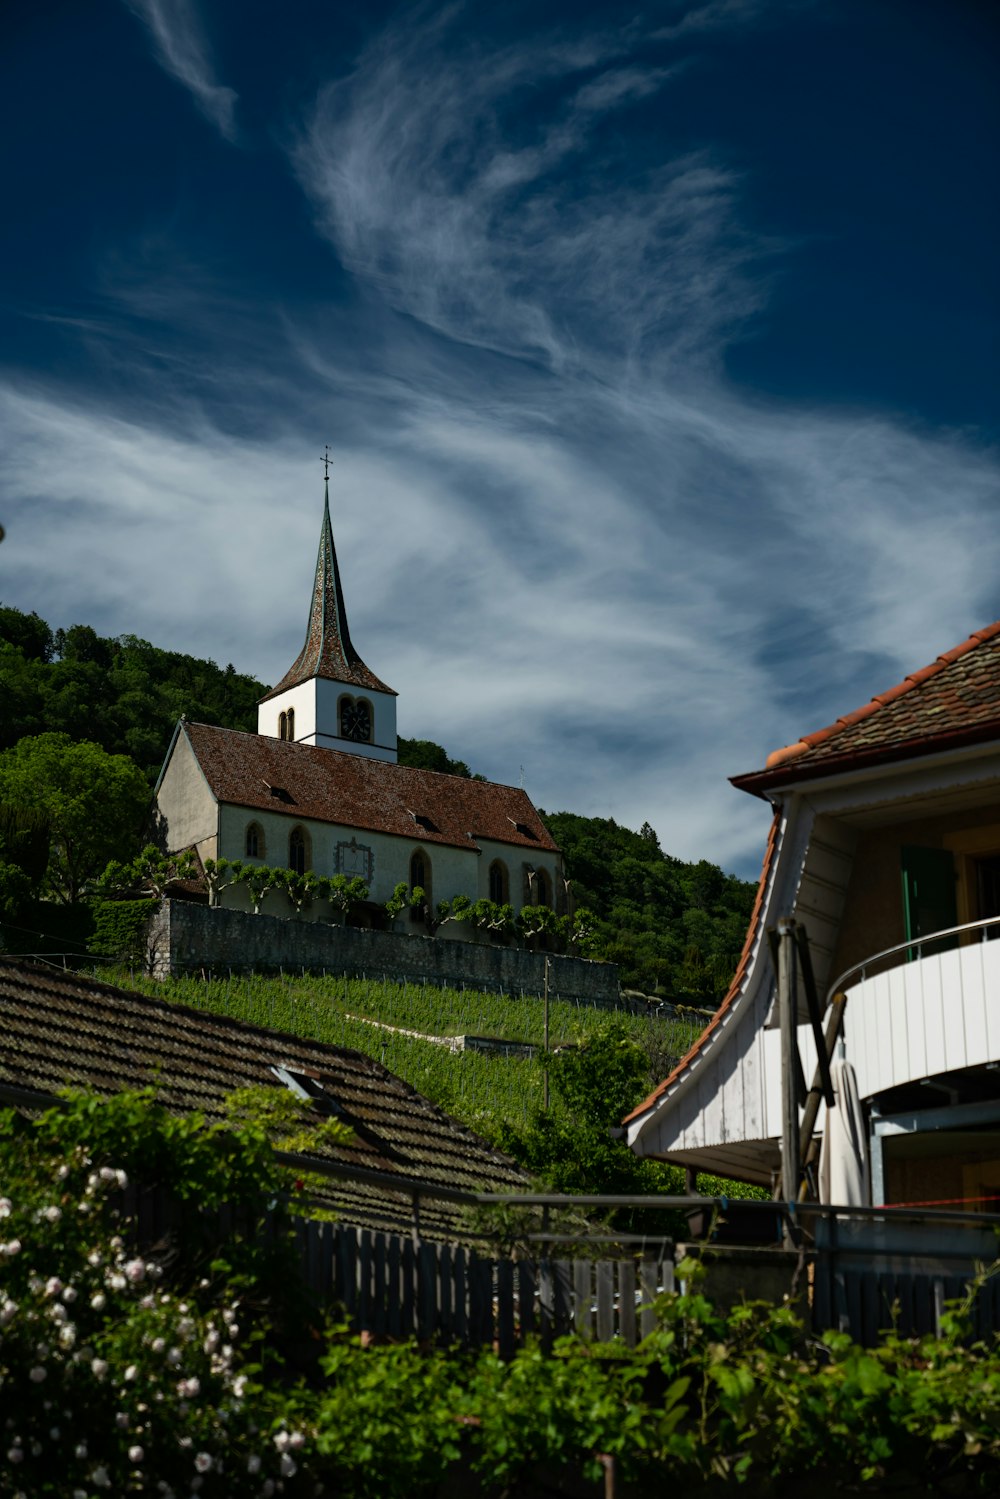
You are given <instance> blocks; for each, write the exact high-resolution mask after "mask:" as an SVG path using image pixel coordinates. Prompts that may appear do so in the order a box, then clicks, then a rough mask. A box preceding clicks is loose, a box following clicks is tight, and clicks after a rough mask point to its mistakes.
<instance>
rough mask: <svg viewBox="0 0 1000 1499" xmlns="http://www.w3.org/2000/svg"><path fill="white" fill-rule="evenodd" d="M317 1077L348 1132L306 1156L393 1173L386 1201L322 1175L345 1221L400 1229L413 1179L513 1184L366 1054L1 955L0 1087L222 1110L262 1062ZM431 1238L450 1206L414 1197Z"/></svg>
mask: <svg viewBox="0 0 1000 1499" xmlns="http://www.w3.org/2000/svg"><path fill="white" fill-rule="evenodd" d="M275 1066H277V1067H283V1068H285V1069H286V1070H287V1071H289V1072H292V1073H298V1074H300V1075H304V1076H305V1077H307V1078H308V1079H310V1081H311V1082H314V1083H318V1084H319V1087H320V1089H321V1091H322V1094H324V1095H326V1097H328V1098H329V1100H330V1101H331V1103H332V1105H333V1106H334V1109H335V1111H336V1113H337V1116H338V1117H339V1118H341V1119H342V1120H343V1122H344V1123H346V1124H349V1125H350V1126H351V1127H352V1128H353V1129H354V1131H355V1135H354V1139H353V1140H352V1141H350V1142H348V1143H347V1144H345V1145H339V1146H336V1147H331V1146H330V1145H328V1144H323V1145H321V1146H320V1147H319V1148H318V1149H317V1151H316V1154H317V1155H319V1156H321V1157H328V1158H330V1159H331V1160H335V1161H338V1162H342V1163H344V1164H347V1165H352V1166H356V1167H360V1168H362V1169H363V1170H367V1171H379V1172H383V1173H387V1174H389V1175H390V1176H392V1177H394V1178H396V1179H398V1180H399V1182H400V1184H401V1187H402V1188H403V1192H402V1194H401V1195H397V1194H395V1193H393V1192H392V1190H391V1187H390V1188H389V1189H388V1190H387V1189H386V1188H384V1187H378V1186H375V1185H373V1184H371V1183H361V1182H357V1181H350V1180H342V1179H338V1180H333V1181H331V1182H330V1183H329V1184H328V1186H327V1187H325V1188H324V1189H323V1195H324V1198H325V1197H326V1196H327V1195H329V1197H330V1199H331V1202H332V1205H334V1206H335V1208H336V1211H337V1213H338V1216H339V1217H340V1218H341V1219H343V1221H345V1222H347V1223H352V1224H356V1225H359V1226H361V1227H368V1228H374V1229H378V1230H384V1231H390V1232H392V1231H395V1232H399V1231H403V1232H406V1231H408V1230H409V1227H410V1225H411V1222H412V1219H411V1208H410V1194H409V1193H407V1192H406V1191H405V1184H406V1183H407V1182H412V1181H423V1182H429V1183H432V1184H433V1185H435V1186H443V1187H448V1188H459V1189H464V1190H465V1191H469V1192H518V1191H522V1192H523V1191H524V1190H525V1186H526V1178H525V1177H524V1175H523V1174H522V1172H521V1171H520V1170H519V1168H518V1167H517V1166H515V1165H514V1163H513V1162H512V1161H511V1160H509V1159H508V1157H506V1156H504V1155H502V1154H501V1153H500V1152H499V1151H497V1150H495V1149H494V1148H493V1147H492V1146H491V1145H488V1144H487V1143H486V1141H485V1140H482V1139H480V1138H479V1136H478V1135H475V1134H473V1132H472V1131H471V1130H469V1129H466V1128H465V1126H464V1125H462V1124H459V1123H458V1122H457V1121H456V1120H454V1119H451V1118H449V1117H448V1115H447V1114H444V1113H442V1112H441V1110H440V1109H438V1108H436V1107H435V1105H434V1104H432V1103H430V1101H429V1100H428V1099H426V1098H424V1097H423V1096H422V1095H421V1094H419V1093H417V1092H415V1091H414V1089H412V1088H411V1087H410V1086H409V1084H408V1083H404V1082H403V1081H402V1079H401V1078H398V1077H396V1076H395V1075H394V1074H393V1073H391V1072H389V1071H387V1069H386V1068H385V1067H382V1066H381V1065H380V1064H379V1063H378V1062H376V1061H374V1060H373V1059H372V1058H371V1057H366V1056H362V1055H361V1054H360V1053H359V1052H356V1051H349V1050H347V1049H346V1048H343V1047H336V1046H328V1045H325V1044H324V1043H323V1042H320V1041H313V1040H307V1039H303V1038H302V1037H299V1036H291V1035H284V1034H282V1033H281V1032H280V1031H271V1030H265V1029H263V1028H262V1027H260V1026H255V1025H248V1024H246V1023H245V1022H244V1021H240V1020H231V1019H229V1018H228V1017H227V1016H222V1015H216V1014H205V1013H203V1012H201V1011H199V1010H195V1009H191V1008H189V1007H188V1006H187V1005H181V1004H174V1003H171V1002H168V1001H166V1000H163V999H158V998H156V999H154V998H151V997H149V996H147V995H143V994H135V993H131V992H129V991H127V990H124V989H118V988H115V987H113V986H112V985H111V984H105V983H102V982H100V981H98V980H96V979H87V978H82V977H80V976H79V975H78V974H74V973H62V972H59V971H58V970H53V969H47V968H42V967H39V966H37V965H35V964H31V963H18V962H12V961H6V962H5V961H3V960H0V1082H3V1083H6V1084H12V1085H14V1086H16V1087H19V1088H25V1089H32V1090H34V1091H37V1092H40V1093H47V1094H54V1093H55V1092H56V1090H57V1089H59V1088H62V1087H66V1086H71V1087H89V1088H93V1089H94V1090H95V1091H96V1092H98V1093H105V1094H107V1093H115V1092H117V1091H118V1090H119V1089H121V1088H141V1087H147V1086H152V1087H154V1088H155V1089H156V1093H157V1096H158V1098H159V1099H160V1101H161V1102H162V1103H163V1104H164V1105H165V1106H166V1107H167V1108H168V1109H170V1110H172V1111H173V1112H175V1113H192V1112H195V1111H198V1112H200V1113H202V1114H203V1115H204V1116H205V1117H206V1118H207V1119H208V1120H209V1121H210V1122H213V1123H214V1122H217V1121H219V1120H221V1119H222V1118H223V1117H224V1100H225V1098H226V1096H227V1095H228V1094H229V1093H231V1092H232V1091H233V1090H234V1089H236V1088H242V1087H247V1086H251V1085H252V1086H271V1087H277V1086H280V1084H279V1083H278V1081H277V1079H276V1077H275V1075H274V1073H273V1072H272V1071H271V1068H272V1067H275ZM421 1223H422V1225H423V1228H424V1231H425V1232H426V1233H427V1234H428V1235H429V1236H431V1237H438V1238H446V1239H448V1238H468V1237H475V1236H474V1235H470V1233H469V1230H468V1229H467V1227H465V1226H464V1225H463V1221H462V1217H461V1210H460V1209H459V1208H457V1207H455V1206H453V1205H451V1204H449V1203H447V1202H441V1201H435V1200H433V1199H430V1198H425V1199H422V1200H421Z"/></svg>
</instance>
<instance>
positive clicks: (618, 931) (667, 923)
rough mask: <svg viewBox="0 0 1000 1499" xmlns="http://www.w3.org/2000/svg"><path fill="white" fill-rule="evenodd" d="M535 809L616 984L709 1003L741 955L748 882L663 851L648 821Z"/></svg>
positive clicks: (683, 1000) (751, 892)
mask: <svg viewBox="0 0 1000 1499" xmlns="http://www.w3.org/2000/svg"><path fill="white" fill-rule="evenodd" d="M541 816H542V819H543V821H544V822H545V825H546V827H547V828H548V829H549V831H550V833H551V834H552V836H553V838H554V839H555V840H556V842H557V843H558V844H559V846H560V848H561V849H562V851H563V858H564V860H565V863H566V871H567V873H568V874H569V876H570V878H571V879H572V881H573V899H574V902H575V904H576V906H577V907H578V908H579V907H581V906H586V907H588V908H589V909H590V910H591V911H592V912H593V913H594V915H595V916H596V918H597V937H598V942H597V952H598V953H599V954H600V956H601V957H603V958H606V959H607V960H608V961H609V962H612V963H617V964H618V965H619V967H620V969H621V976H622V983H623V985H625V986H626V987H630V986H634V987H636V988H639V989H643V990H645V991H646V992H647V993H649V994H655V993H659V994H663V995H665V996H666V997H667V998H671V999H675V1000H677V1001H678V1002H679V1003H681V1004H692V1005H706V1006H708V1007H709V1008H713V1007H714V1006H715V1004H716V1003H717V1002H718V1000H720V999H721V998H722V996H723V994H724V993H725V990H726V988H727V986H728V983H729V980H730V978H731V977H732V974H733V971H734V970H735V968H736V964H737V962H738V961H739V955H740V951H741V949H742V947H743V941H744V938H745V937H746V931H747V926H748V923H749V920H750V912H751V910H752V908H753V901H754V893H755V889H756V887H755V886H754V885H753V884H750V883H748V882H747V881H746V880H740V879H737V878H736V876H735V875H732V874H724V873H723V872H722V870H721V869H719V868H718V866H717V865H715V864H710V863H709V862H708V861H707V860H706V859H701V860H699V861H698V862H697V863H694V864H686V863H684V862H683V861H682V860H680V859H674V858H671V856H670V855H669V854H665V853H664V852H663V850H662V849H661V848H660V844H659V840H658V839H657V836H656V833H655V831H654V830H653V829H652V828H651V827H650V825H649V823H648V822H647V823H644V824H643V826H642V828H641V829H640V831H639V832H638V833H633V832H630V831H629V829H628V828H622V827H619V826H618V824H617V823H616V822H613V821H612V820H611V819H610V818H601V817H579V816H577V815H576V814H575V813H573V812H551V813H550V812H544V811H543V812H542V813H541Z"/></svg>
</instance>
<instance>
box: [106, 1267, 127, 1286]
mask: <svg viewBox="0 0 1000 1499" xmlns="http://www.w3.org/2000/svg"><path fill="white" fill-rule="evenodd" d="M104 1279H105V1284H106V1285H107V1286H108V1287H109V1289H110V1290H112V1291H124V1289H125V1286H126V1284H127V1282H126V1280H125V1277H124V1275H119V1274H118V1272H117V1271H115V1273H114V1274H113V1275H107V1276H105V1278H104Z"/></svg>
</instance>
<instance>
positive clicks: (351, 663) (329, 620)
mask: <svg viewBox="0 0 1000 1499" xmlns="http://www.w3.org/2000/svg"><path fill="white" fill-rule="evenodd" d="M312 677H328V678H329V679H330V680H331V681H334V682H351V683H353V685H354V686H355V687H367V688H369V689H370V690H371V691H373V692H390V693H392V695H393V697H395V696H396V694H395V693H394V692H392V688H391V687H387V686H386V685H385V683H384V682H380V681H379V679H378V677H377V676H376V675H375V673H374V672H373V671H369V670H368V667H367V666H366V665H365V663H364V662H363V661H362V659H361V657H360V656H359V655H358V653H357V651H356V650H355V648H354V646H353V645H352V643H351V632H350V630H349V629H348V628H347V609H346V608H345V606H344V590H343V588H342V587H341V583H340V568H339V567H338V566H337V552H336V549H335V547H334V545H333V528H332V526H331V525H330V498H329V483H327V492H326V497H325V499H324V501H323V524H322V527H321V529H320V535H319V554H318V556H317V558H316V577H315V581H314V582H313V595H312V602H311V604H310V606H309V628H308V629H307V630H306V643H305V645H304V646H303V647H302V649H301V651H300V652H299V654H298V656H297V658H296V660H295V662H294V664H293V665H292V666H291V667H290V669H289V670H288V671H286V672H285V675H284V676H283V677H282V679H281V681H280V682H279V683H278V685H277V687H272V688H271V691H270V692H266V693H265V694H264V696H263V697H262V698H261V702H263V703H266V702H267V700H268V698H271V697H276V696H277V695H278V693H279V692H284V691H286V689H287V688H289V687H298V686H299V685H300V684H301V683H303V682H308V681H309V680H310V679H311V678H312Z"/></svg>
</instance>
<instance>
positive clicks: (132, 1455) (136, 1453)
mask: <svg viewBox="0 0 1000 1499" xmlns="http://www.w3.org/2000/svg"><path fill="white" fill-rule="evenodd" d="M145 1456H146V1454H145V1452H144V1451H143V1449H142V1448H141V1447H140V1446H139V1445H138V1444H137V1445H136V1446H135V1447H130V1448H129V1449H128V1460H129V1462H130V1463H141V1462H142V1460H143V1458H144V1457H145Z"/></svg>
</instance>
